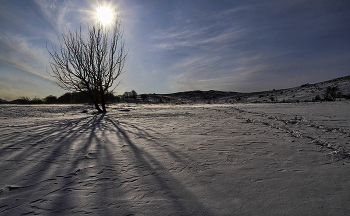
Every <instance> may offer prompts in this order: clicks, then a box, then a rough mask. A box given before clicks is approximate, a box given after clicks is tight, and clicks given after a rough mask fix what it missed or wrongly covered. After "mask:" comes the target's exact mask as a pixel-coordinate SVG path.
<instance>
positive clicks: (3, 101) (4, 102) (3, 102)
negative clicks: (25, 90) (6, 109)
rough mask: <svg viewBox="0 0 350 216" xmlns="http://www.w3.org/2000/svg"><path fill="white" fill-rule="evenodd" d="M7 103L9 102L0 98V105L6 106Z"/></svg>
mask: <svg viewBox="0 0 350 216" xmlns="http://www.w3.org/2000/svg"><path fill="white" fill-rule="evenodd" d="M6 103H8V101H7V100H4V99H1V98H0V104H6Z"/></svg>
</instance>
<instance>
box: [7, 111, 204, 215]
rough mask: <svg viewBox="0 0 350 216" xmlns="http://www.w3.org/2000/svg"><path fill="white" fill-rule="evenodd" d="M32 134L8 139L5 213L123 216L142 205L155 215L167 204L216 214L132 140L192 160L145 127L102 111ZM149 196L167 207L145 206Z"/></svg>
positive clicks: (175, 210) (172, 157) (180, 209)
mask: <svg viewBox="0 0 350 216" xmlns="http://www.w3.org/2000/svg"><path fill="white" fill-rule="evenodd" d="M29 130H30V131H27V132H26V133H28V136H27V137H26V136H24V135H23V136H20V137H19V136H17V135H16V134H17V133H16V134H7V136H6V137H4V138H3V139H1V140H2V141H3V143H4V144H3V145H1V147H0V148H1V153H0V160H1V162H2V163H1V164H0V171H1V173H2V174H3V175H2V176H5V177H3V178H2V182H1V183H0V190H1V191H2V192H0V199H1V200H2V202H3V204H2V206H1V207H0V211H1V212H3V213H5V214H13V215H17V214H26V213H29V212H33V213H34V214H35V213H38V214H39V213H42V214H45V215H67V214H98V215H123V214H135V213H137V212H138V211H141V210H142V208H148V209H149V210H148V212H149V213H151V212H152V211H154V210H156V209H157V208H159V207H162V205H163V207H165V208H168V207H171V210H170V209H169V213H171V212H173V213H175V214H185V215H189V214H195V215H211V214H210V213H209V211H208V209H206V208H205V207H204V206H203V205H202V204H201V203H200V201H198V197H196V196H195V195H194V194H193V193H191V191H190V190H189V189H188V188H187V187H186V186H185V185H184V184H183V183H181V182H180V181H179V180H178V179H177V178H175V177H173V176H172V175H171V173H170V172H169V167H166V165H165V164H164V163H162V162H160V160H159V158H157V154H154V153H152V152H150V151H148V150H147V149H146V148H143V147H141V146H140V143H135V142H133V140H132V139H131V136H139V137H142V138H144V140H142V142H145V141H146V140H147V143H148V144H150V145H154V147H155V148H158V149H159V150H160V151H162V152H165V153H167V154H168V155H169V157H170V160H173V161H175V162H176V163H181V164H183V165H184V166H185V165H186V163H189V162H191V159H190V157H189V156H188V155H181V154H180V153H179V152H177V153H176V152H175V151H174V150H173V149H171V148H169V147H167V146H164V145H162V144H161V143H158V142H157V140H156V139H154V137H153V138H152V135H151V134H150V133H149V132H148V130H146V129H142V128H140V127H137V126H135V125H132V124H130V123H128V122H127V121H124V122H122V124H121V123H119V122H117V121H115V120H114V119H113V118H112V117H109V116H108V115H106V116H105V115H103V114H101V115H95V116H86V117H80V118H74V119H63V120H58V121H57V122H56V123H54V124H53V123H48V124H45V125H37V126H35V127H32V128H30V129H29ZM149 138H151V139H149ZM124 144H126V145H124ZM125 149H127V150H125ZM129 170H131V171H129ZM130 172H134V173H131V174H130ZM133 184H137V187H136V186H135V185H133ZM140 190H141V191H140ZM152 191H156V192H155V193H153V192H152ZM154 194H155V195H154ZM146 198H148V199H151V200H152V199H153V198H155V200H156V199H161V200H162V202H161V203H158V204H157V203H153V204H147V202H142V200H143V199H146ZM140 203H141V204H140ZM135 206H139V208H137V207H135Z"/></svg>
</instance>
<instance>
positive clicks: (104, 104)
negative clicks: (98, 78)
mask: <svg viewBox="0 0 350 216" xmlns="http://www.w3.org/2000/svg"><path fill="white" fill-rule="evenodd" d="M100 97H101V106H102V112H104V113H106V112H107V110H106V101H105V95H104V92H103V91H101V96H100Z"/></svg>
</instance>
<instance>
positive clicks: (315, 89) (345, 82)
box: [144, 76, 350, 103]
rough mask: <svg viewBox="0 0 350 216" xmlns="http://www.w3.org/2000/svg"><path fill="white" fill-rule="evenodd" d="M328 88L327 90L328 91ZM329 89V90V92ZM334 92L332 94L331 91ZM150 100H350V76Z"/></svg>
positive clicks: (149, 97) (147, 98)
mask: <svg viewBox="0 0 350 216" xmlns="http://www.w3.org/2000/svg"><path fill="white" fill-rule="evenodd" d="M327 89H328V90H327ZM327 92H328V93H327ZM330 93H332V94H330ZM144 98H145V99H144V100H145V101H148V102H170V103H240V102H244V103H271V102H289V103H293V102H311V101H324V100H346V99H350V76H345V77H341V78H337V79H332V80H328V81H324V82H319V83H315V84H309V83H306V84H303V85H301V86H298V87H294V88H288V89H277V90H275V89H272V90H269V91H261V92H251V93H241V92H223V91H215V90H210V91H199V90H197V91H186V92H177V93H171V94H146V95H145V96H144Z"/></svg>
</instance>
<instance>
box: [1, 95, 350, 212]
mask: <svg viewBox="0 0 350 216" xmlns="http://www.w3.org/2000/svg"><path fill="white" fill-rule="evenodd" d="M349 105H350V104H349V102H347V101H343V102H332V103H299V104H235V105H191V106H189V105H182V106H170V105H166V106H165V105H130V104H129V105H124V106H122V105H115V106H110V107H109V109H108V111H109V112H108V113H107V114H105V115H94V114H93V113H92V112H93V109H92V108H91V107H87V106H82V105H81V106H77V105H76V106H68V105H62V106H59V105H52V106H50V105H40V106H20V105H1V106H0V135H1V136H0V149H1V150H0V176H1V181H0V215H346V214H348V212H350V205H349V200H350V163H349V154H348V153H349V151H350V114H349ZM84 110H88V112H87V113H83V111H84Z"/></svg>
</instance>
